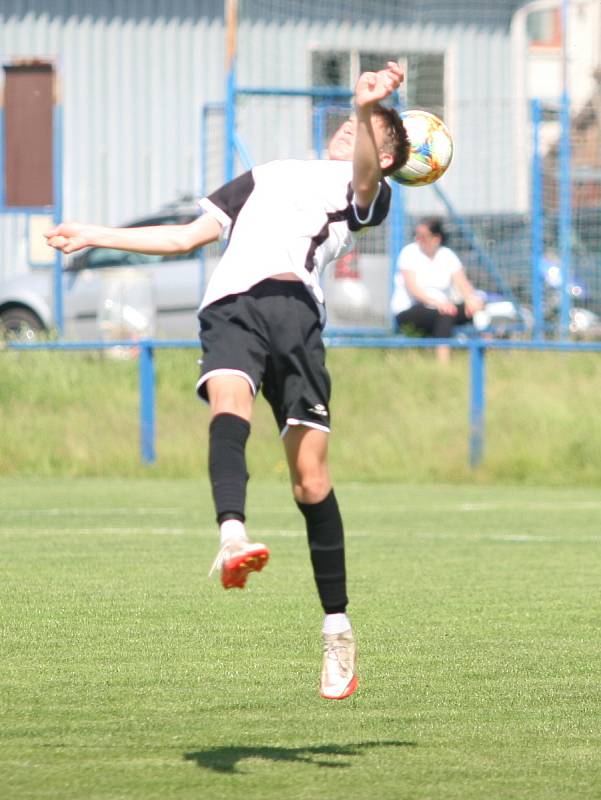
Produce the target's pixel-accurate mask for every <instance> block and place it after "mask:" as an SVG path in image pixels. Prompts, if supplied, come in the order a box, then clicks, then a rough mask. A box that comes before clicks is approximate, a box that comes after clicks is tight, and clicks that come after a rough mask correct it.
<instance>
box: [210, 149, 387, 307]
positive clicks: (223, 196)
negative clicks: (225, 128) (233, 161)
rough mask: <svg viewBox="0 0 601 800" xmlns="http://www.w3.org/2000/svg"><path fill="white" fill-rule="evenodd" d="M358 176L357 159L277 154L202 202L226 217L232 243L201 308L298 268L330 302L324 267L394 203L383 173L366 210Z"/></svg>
mask: <svg viewBox="0 0 601 800" xmlns="http://www.w3.org/2000/svg"><path fill="white" fill-rule="evenodd" d="M352 176H353V164H352V162H350V161H296V160H284V161H270V162H269V163H267V164H263V165H261V166H258V167H254V168H253V169H252V170H250V171H249V172H245V173H244V174H243V175H240V176H239V177H238V178H235V179H234V180H233V181H230V183H227V184H225V186H222V187H221V188H220V189H218V190H217V191H216V192H214V193H213V194H211V195H209V196H208V197H204V198H203V199H202V200H201V201H200V205H201V207H202V208H203V209H204V210H205V211H206V212H208V213H209V214H211V215H212V216H214V217H215V218H216V219H217V220H218V221H219V222H220V223H221V225H222V227H223V232H222V237H224V238H227V239H228V245H227V248H226V250H225V252H224V253H223V255H222V257H221V259H220V261H219V264H218V265H217V267H216V269H215V271H214V272H213V274H212V276H211V279H210V281H209V284H208V286H207V289H206V292H205V296H204V298H203V300H202V304H201V308H204V307H205V306H208V305H210V304H211V303H214V302H215V301H216V300H219V299H221V298H222V297H226V296H227V295H230V294H239V293H241V292H246V291H248V290H249V289H250V288H251V287H252V286H255V285H256V284H257V283H259V282H260V281H262V280H265V279H266V278H269V277H271V276H272V275H277V274H278V273H283V272H293V273H294V274H295V275H297V276H298V277H299V278H300V279H301V281H302V282H303V283H304V284H305V286H306V287H307V289H308V290H309V291H310V292H311V294H312V296H313V297H314V298H315V300H316V302H317V303H318V304H319V305H322V304H323V292H322V289H321V287H320V285H319V273H320V272H321V271H322V270H323V268H324V267H325V266H326V264H328V263H329V262H330V261H334V260H335V259H337V258H340V257H341V256H343V255H345V254H346V253H348V252H349V251H350V250H352V249H353V247H354V245H355V238H356V234H358V233H359V232H360V231H361V229H362V228H365V227H368V226H372V225H379V224H380V223H381V222H382V221H383V220H384V218H385V217H386V214H387V213H388V209H389V206H390V194H391V192H390V186H389V185H388V183H387V182H386V181H385V180H384V179H382V181H381V182H380V187H379V190H378V194H377V195H376V197H375V199H374V200H373V202H372V204H371V206H370V208H369V209H366V210H364V209H358V208H357V206H356V205H355V200H354V196H353V190H352V186H351V180H352Z"/></svg>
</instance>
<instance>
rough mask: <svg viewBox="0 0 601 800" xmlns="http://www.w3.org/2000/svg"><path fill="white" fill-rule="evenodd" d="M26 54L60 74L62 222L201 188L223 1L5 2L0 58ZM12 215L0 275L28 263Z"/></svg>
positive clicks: (154, 203)
mask: <svg viewBox="0 0 601 800" xmlns="http://www.w3.org/2000/svg"><path fill="white" fill-rule="evenodd" d="M166 10H168V14H167V13H166ZM33 57H35V58H43V59H52V60H54V61H55V63H56V65H57V69H58V71H59V76H60V86H61V102H62V105H63V108H64V217H65V218H68V219H87V220H91V221H96V222H99V223H105V224H118V223H122V222H123V221H124V220H127V219H129V218H132V217H134V216H137V215H139V214H143V213H146V212H147V211H151V210H154V209H156V208H157V207H159V206H160V205H161V204H163V203H165V202H167V201H170V200H172V199H174V198H175V197H176V196H177V195H178V194H180V193H183V192H197V191H198V187H199V185H200V145H199V137H200V109H201V107H202V105H203V104H204V103H205V102H208V101H214V100H220V99H222V97H223V84H224V78H223V74H224V73H223V64H224V33H223V3H222V2H221V0H202V2H195V0H170V2H169V3H164V2H158V1H157V0H136V1H134V2H125V1H124V0H93V2H90V0H83V1H82V2H74V1H73V0H63V2H60V1H57V2H50V1H49V2H42V1H41V0H37V1H36V0H29V2H24V1H23V0H21V1H19V0H3V2H2V3H0V59H1V60H2V61H3V62H7V61H10V60H12V59H15V58H33ZM13 216H14V215H10V216H9V217H8V218H6V217H5V216H4V215H0V237H1V240H2V241H1V245H0V258H2V263H0V278H2V277H6V276H7V275H9V274H11V273H14V272H20V271H23V270H24V269H26V268H27V264H26V263H25V259H24V254H25V245H24V243H23V241H22V239H20V237H17V238H18V239H19V240H18V241H16V240H15V233H16V232H17V231H19V233H21V232H22V230H23V223H22V222H21V221H19V222H18V221H17V220H16V219H14V218H12V217H13Z"/></svg>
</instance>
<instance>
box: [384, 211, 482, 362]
mask: <svg viewBox="0 0 601 800" xmlns="http://www.w3.org/2000/svg"><path fill="white" fill-rule="evenodd" d="M446 238H447V237H446V234H445V231H444V228H443V227H442V222H441V221H440V220H439V219H437V218H435V217H428V218H426V219H423V220H421V222H419V223H418V225H417V226H416V228H415V241H414V242H412V243H411V244H408V245H406V246H405V247H404V248H403V249H402V250H401V252H400V255H399V258H398V261H397V268H396V272H395V276H394V291H393V295H392V300H391V309H392V313H393V315H394V317H395V320H396V324H397V326H398V329H399V330H400V331H406V332H411V333H418V334H421V335H422V336H429V337H432V338H435V339H448V338H449V337H450V336H451V331H452V329H453V328H454V327H455V326H456V325H465V323H466V322H469V321H470V320H471V318H472V316H473V314H474V313H475V312H476V311H479V310H480V309H481V308H482V306H483V305H484V303H483V300H482V298H481V297H480V296H479V295H478V293H477V292H476V291H475V289H474V287H473V286H472V284H471V283H470V282H469V280H468V278H467V275H466V274H465V270H464V268H463V266H462V264H461V261H460V260H459V258H458V257H457V256H456V255H455V253H454V252H453V251H452V250H451V249H450V248H448V247H446V246H445V242H446ZM456 294H458V295H460V296H461V297H462V298H463V302H460V303H455V302H453V299H452V298H453V296H454V295H456ZM450 354H451V349H450V347H448V346H447V345H440V346H438V347H437V348H436V355H437V357H438V360H439V361H441V362H443V363H447V362H448V361H449V358H450Z"/></svg>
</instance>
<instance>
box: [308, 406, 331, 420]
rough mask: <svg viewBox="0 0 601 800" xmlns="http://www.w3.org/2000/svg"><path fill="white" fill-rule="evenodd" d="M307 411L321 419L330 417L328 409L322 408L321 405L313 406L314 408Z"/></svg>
mask: <svg viewBox="0 0 601 800" xmlns="http://www.w3.org/2000/svg"><path fill="white" fill-rule="evenodd" d="M307 411H308V412H309V414H317V415H318V416H320V417H327V416H328V409H327V408H326V407H325V406H322V404H321V403H317V404H316V405H314V406H313V408H308V409H307Z"/></svg>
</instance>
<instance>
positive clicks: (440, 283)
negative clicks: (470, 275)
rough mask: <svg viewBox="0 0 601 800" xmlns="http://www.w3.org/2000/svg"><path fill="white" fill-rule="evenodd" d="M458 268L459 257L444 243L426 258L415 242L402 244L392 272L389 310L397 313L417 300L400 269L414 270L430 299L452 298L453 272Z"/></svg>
mask: <svg viewBox="0 0 601 800" xmlns="http://www.w3.org/2000/svg"><path fill="white" fill-rule="evenodd" d="M461 268H462V266H461V261H460V260H459V259H458V258H457V256H456V255H455V253H454V252H453V251H452V250H450V249H449V248H448V247H444V246H443V247H439V248H438V250H437V251H436V253H435V255H434V258H429V257H428V256H427V255H426V254H425V253H424V252H423V251H422V250H421V248H420V246H419V245H418V244H417V242H412V243H411V244H408V245H406V246H405V247H403V249H402V250H401V252H400V255H399V258H398V261H397V266H396V272H395V275H394V290H393V294H392V300H391V302H390V308H391V311H392V313H393V314H400V313H401V311H406V310H407V309H408V308H411V306H413V305H415V304H416V303H418V302H420V301H418V300H416V299H415V298H414V297H413V296H412V295H411V294H410V293H409V292H408V290H407V287H406V286H405V279H404V277H403V270H407V271H410V272H413V273H415V279H416V281H417V285H418V286H419V288H420V289H423V290H425V291H426V292H427V294H428V296H429V297H431V298H432V301H433V303H434V302H438V301H440V300H444V299H446V300H451V299H452V289H453V276H454V275H455V274H456V273H457V272H459V270H460V269H461Z"/></svg>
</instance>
